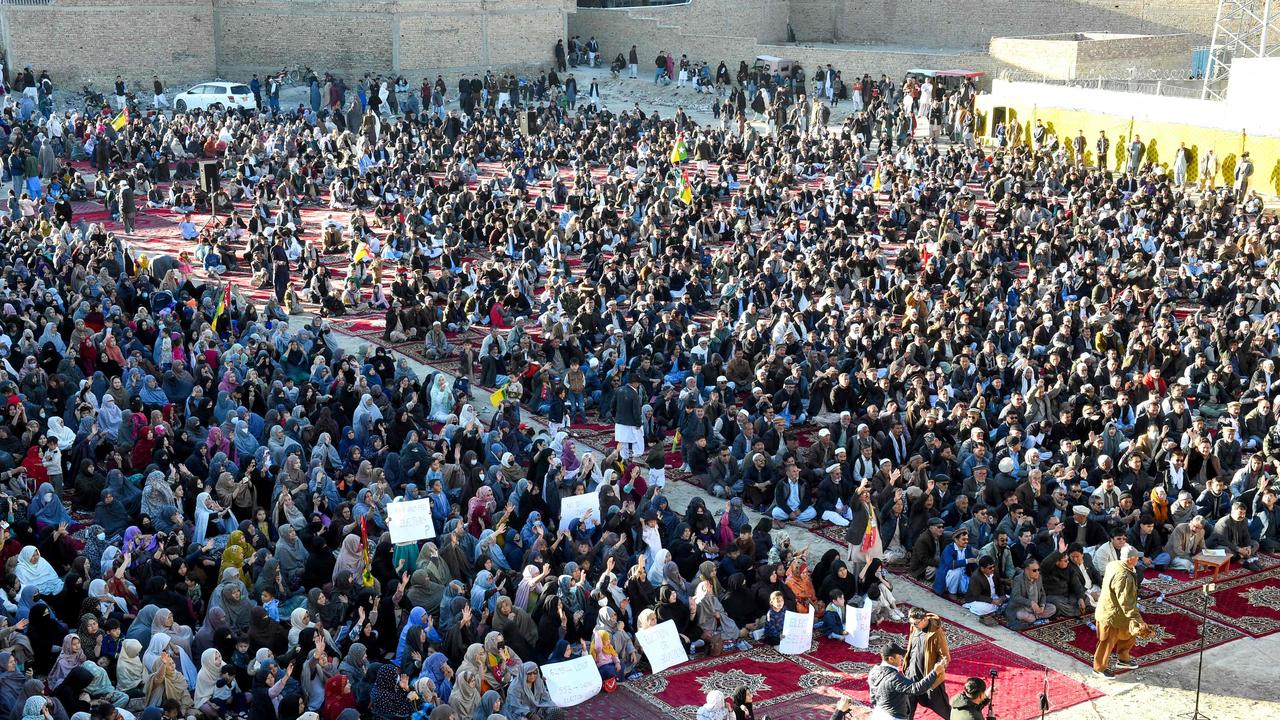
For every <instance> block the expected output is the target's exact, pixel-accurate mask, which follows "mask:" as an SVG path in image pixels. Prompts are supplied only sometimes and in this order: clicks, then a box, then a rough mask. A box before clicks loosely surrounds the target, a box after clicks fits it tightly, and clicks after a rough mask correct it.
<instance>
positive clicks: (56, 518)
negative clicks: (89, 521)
mask: <svg viewBox="0 0 1280 720" xmlns="http://www.w3.org/2000/svg"><path fill="white" fill-rule="evenodd" d="M27 487H30V485H28V486H27ZM27 517H29V518H31V519H32V520H34V521H35V522H36V525H37V527H38V528H40V529H41V530H43V529H45V528H50V527H57V526H58V525H61V524H63V523H66V524H67V525H73V524H75V520H74V519H73V518H72V517H71V514H70V513H68V512H67V508H66V506H64V505H63V504H62V499H61V498H59V497H58V495H57V493H55V492H54V491H53V485H52V484H50V483H47V482H46V483H41V484H40V487H38V488H37V489H36V494H35V495H32V496H31V504H30V505H28V506H27Z"/></svg>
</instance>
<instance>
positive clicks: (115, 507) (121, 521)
mask: <svg viewBox="0 0 1280 720" xmlns="http://www.w3.org/2000/svg"><path fill="white" fill-rule="evenodd" d="M112 472H116V473H118V472H119V471H118V470H112ZM130 521H131V518H130V515H129V509H128V508H126V507H125V505H124V503H122V502H120V497H119V495H117V494H116V492H115V490H112V489H111V488H110V487H107V488H105V489H104V490H103V491H102V495H101V497H100V499H99V500H98V503H97V505H96V506H95V507H94V510H93V522H94V523H95V524H96V525H98V526H99V527H100V529H101V530H102V532H103V534H104V535H105V538H104V539H113V538H118V537H120V534H121V533H123V532H124V531H125V529H126V528H128V527H129V523H130ZM85 557H89V556H88V555H85ZM99 559H101V555H99Z"/></svg>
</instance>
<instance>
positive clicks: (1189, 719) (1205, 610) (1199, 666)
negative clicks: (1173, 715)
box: [1178, 583, 1217, 720]
mask: <svg viewBox="0 0 1280 720" xmlns="http://www.w3.org/2000/svg"><path fill="white" fill-rule="evenodd" d="M1216 589H1217V586H1216V585H1215V584H1214V583H1207V584H1205V585H1202V586H1201V587H1200V598H1201V604H1200V650H1199V653H1200V658H1199V660H1198V661H1197V662H1196V706H1195V709H1194V710H1192V711H1191V712H1189V713H1182V714H1181V715H1179V716H1178V717H1179V718H1185V720H1209V716H1208V715H1205V714H1204V713H1202V712H1200V680H1201V678H1203V677H1204V644H1205V630H1206V629H1208V624H1209V598H1210V597H1212V595H1213V591H1214V590H1216Z"/></svg>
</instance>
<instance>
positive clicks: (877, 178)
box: [871, 170, 880, 192]
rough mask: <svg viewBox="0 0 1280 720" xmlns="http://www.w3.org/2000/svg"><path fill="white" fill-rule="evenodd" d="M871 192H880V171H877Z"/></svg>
mask: <svg viewBox="0 0 1280 720" xmlns="http://www.w3.org/2000/svg"><path fill="white" fill-rule="evenodd" d="M871 191H872V192H880V171H879V170H876V173H875V177H874V179H872V181H871Z"/></svg>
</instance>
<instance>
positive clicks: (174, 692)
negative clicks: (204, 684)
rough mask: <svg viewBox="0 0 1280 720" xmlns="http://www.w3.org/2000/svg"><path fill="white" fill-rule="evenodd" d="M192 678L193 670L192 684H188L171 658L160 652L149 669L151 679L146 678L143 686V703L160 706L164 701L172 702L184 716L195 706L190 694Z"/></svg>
mask: <svg viewBox="0 0 1280 720" xmlns="http://www.w3.org/2000/svg"><path fill="white" fill-rule="evenodd" d="M194 677H195V672H194V668H193V670H192V682H191V683H190V684H189V683H188V682H187V680H186V678H185V676H184V675H183V673H182V672H181V671H180V670H178V668H177V665H176V664H175V663H174V660H173V656H172V655H170V654H168V653H164V652H162V653H160V654H159V655H158V656H157V657H156V660H155V662H154V664H153V666H152V669H151V677H149V678H147V682H146V685H145V686H144V687H145V691H144V693H143V698H144V702H146V703H147V704H148V705H160V704H162V703H164V702H165V701H166V700H172V701H174V702H176V703H177V704H178V708H179V711H180V712H181V713H182V714H184V715H185V714H187V713H189V712H191V710H192V709H193V705H194V704H195V703H194V701H193V700H192V699H191V692H190V685H191V684H194Z"/></svg>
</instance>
